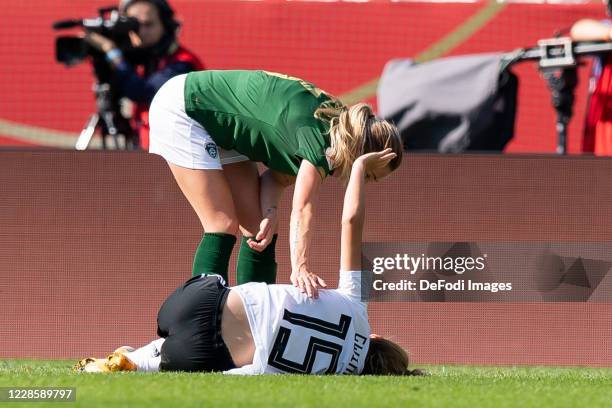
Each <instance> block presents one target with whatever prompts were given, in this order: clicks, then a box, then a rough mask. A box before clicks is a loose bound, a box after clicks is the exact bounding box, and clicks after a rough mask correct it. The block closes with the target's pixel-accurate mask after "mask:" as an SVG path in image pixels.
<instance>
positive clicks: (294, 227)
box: [289, 160, 327, 298]
mask: <svg viewBox="0 0 612 408" xmlns="http://www.w3.org/2000/svg"><path fill="white" fill-rule="evenodd" d="M321 182H322V178H321V174H320V173H319V170H318V169H317V168H316V167H315V166H314V165H313V164H312V163H310V162H309V161H308V160H302V164H301V165H300V169H299V171H298V174H297V179H296V182H295V189H294V191H293V203H292V206H291V220H290V224H289V247H290V248H291V269H292V270H291V283H293V285H294V286H298V287H299V288H300V289H301V291H302V292H306V293H307V294H308V296H310V297H314V298H317V297H318V288H321V287H326V286H327V285H326V283H325V281H324V280H323V279H321V278H319V277H318V276H317V275H315V274H314V273H311V272H310V271H309V265H308V256H309V252H310V240H311V235H312V231H311V228H312V219H313V216H314V213H315V206H316V202H317V200H318V199H319V188H320V186H321Z"/></svg>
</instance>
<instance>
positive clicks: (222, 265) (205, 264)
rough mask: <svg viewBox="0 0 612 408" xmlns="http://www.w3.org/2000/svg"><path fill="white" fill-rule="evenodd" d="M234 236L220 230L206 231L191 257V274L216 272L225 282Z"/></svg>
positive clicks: (234, 241) (234, 240)
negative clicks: (193, 255)
mask: <svg viewBox="0 0 612 408" xmlns="http://www.w3.org/2000/svg"><path fill="white" fill-rule="evenodd" d="M235 243H236V236H235V235H232V234H225V233H222V232H207V233H205V234H204V236H203V237H202V241H200V245H198V249H196V253H195V257H194V258H193V271H192V276H197V275H202V274H205V275H211V274H217V275H221V276H223V279H225V281H226V282H227V267H228V265H229V260H230V257H231V256H232V249H233V248H234V244H235Z"/></svg>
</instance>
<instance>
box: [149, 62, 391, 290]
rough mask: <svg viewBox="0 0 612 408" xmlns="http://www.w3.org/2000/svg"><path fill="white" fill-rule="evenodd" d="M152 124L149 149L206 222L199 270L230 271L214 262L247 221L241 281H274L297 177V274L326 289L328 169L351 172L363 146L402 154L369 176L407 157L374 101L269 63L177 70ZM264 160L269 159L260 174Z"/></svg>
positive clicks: (304, 282) (293, 238)
mask: <svg viewBox="0 0 612 408" xmlns="http://www.w3.org/2000/svg"><path fill="white" fill-rule="evenodd" d="M150 123H151V136H150V139H151V142H150V149H149V151H150V152H151V153H156V154H159V155H161V156H162V157H163V158H164V159H166V161H167V162H168V165H169V166H170V169H171V171H172V173H173V175H174V177H175V179H176V181H177V183H178V185H179V187H180V188H181V190H182V191H183V194H184V195H185V197H186V198H187V200H188V201H189V203H190V204H191V206H192V207H193V208H194V210H195V212H196V213H197V215H198V217H199V219H200V221H201V223H202V226H203V227H204V236H203V238H202V241H201V242H200V245H199V247H198V249H197V250H196V254H195V258H194V264H193V275H194V276H195V275H199V274H202V273H217V274H221V275H222V276H223V277H224V278H227V264H225V265H220V264H215V263H214V262H213V261H212V260H213V259H226V258H228V259H229V257H228V256H225V254H231V251H232V249H233V246H234V244H235V240H236V238H235V236H236V234H237V233H238V230H239V229H240V231H241V232H242V235H243V238H242V242H241V245H240V253H239V256H238V262H237V282H238V284H240V283H245V282H249V281H260V282H268V283H274V281H275V278H276V261H275V255H274V248H275V241H276V235H275V232H276V231H275V230H276V225H275V221H276V206H277V203H278V201H279V199H280V196H281V194H282V192H283V190H284V189H285V188H286V187H287V186H288V185H291V184H293V183H295V190H294V194H293V205H292V212H291V221H290V231H289V233H290V248H291V266H292V273H291V282H292V283H293V284H294V285H296V286H299V287H300V289H301V290H303V291H305V292H306V293H307V294H308V295H309V296H314V297H316V296H317V289H318V288H320V287H325V282H324V281H323V280H322V279H321V278H319V277H318V276H317V275H316V274H314V273H311V271H310V270H309V268H308V254H309V247H310V240H311V235H312V231H311V225H312V219H313V217H314V216H315V203H316V201H317V197H318V194H319V187H320V185H321V182H322V181H323V179H324V178H325V177H326V176H328V175H330V174H333V175H336V176H339V177H340V178H342V179H344V180H346V179H347V178H348V176H349V174H350V170H351V166H352V164H353V162H354V160H355V159H356V158H357V157H358V156H360V155H362V154H364V153H368V152H372V151H380V150H382V149H384V148H391V149H392V151H393V152H395V154H396V156H395V158H394V159H393V160H391V161H390V163H389V164H388V166H386V167H385V168H381V169H377V170H375V171H372V172H371V173H370V174H368V175H367V177H368V179H374V180H376V179H381V178H383V177H385V176H386V175H388V174H389V173H390V172H392V171H393V170H395V169H396V168H397V167H398V166H399V164H400V162H401V157H402V143H401V140H400V137H399V134H398V132H397V129H396V128H395V127H394V126H393V125H391V124H390V123H388V122H386V121H382V120H378V119H376V118H375V116H374V114H373V112H372V110H371V108H370V107H369V106H368V105H366V104H357V105H355V106H352V107H350V108H347V107H345V106H343V105H342V104H341V103H340V102H339V101H338V100H336V99H334V98H332V97H330V96H329V95H328V94H327V93H325V92H323V91H321V90H320V89H318V88H316V87H314V86H313V85H312V84H310V83H308V82H305V81H303V80H300V79H297V78H292V77H288V76H286V75H281V74H274V73H269V72H264V71H201V72H193V73H190V74H187V75H181V76H178V77H175V78H173V79H172V80H170V81H168V83H166V84H165V85H164V86H163V87H162V88H161V89H160V91H159V92H158V93H157V95H156V96H155V98H154V100H153V103H152V105H151V111H150ZM256 162H261V163H263V164H265V165H266V166H267V167H268V170H267V171H266V172H265V173H264V174H262V175H261V177H260V176H259V174H258V171H257V166H256ZM260 192H261V193H260ZM219 253H220V254H223V256H220V257H218V256H214V255H215V254H219Z"/></svg>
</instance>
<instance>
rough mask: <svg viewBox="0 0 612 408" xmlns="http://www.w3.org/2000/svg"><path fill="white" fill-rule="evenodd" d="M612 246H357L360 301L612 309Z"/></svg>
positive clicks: (477, 243) (565, 244) (599, 244)
mask: <svg viewBox="0 0 612 408" xmlns="http://www.w3.org/2000/svg"><path fill="white" fill-rule="evenodd" d="M611 268H612V243H545V242H535V243H529V242H520V243H499V242H496V243H480V242H435V243H379V242H367V243H364V244H363V246H362V271H364V272H363V284H362V298H363V299H364V300H367V301H383V302H384V301H410V302H612V272H610V270H611Z"/></svg>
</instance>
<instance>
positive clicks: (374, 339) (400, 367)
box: [361, 335, 426, 375]
mask: <svg viewBox="0 0 612 408" xmlns="http://www.w3.org/2000/svg"><path fill="white" fill-rule="evenodd" d="M409 363H410V360H409V358H408V353H406V350H404V349H403V348H401V347H400V346H399V345H398V344H396V343H394V342H392V341H391V340H388V339H385V338H383V337H381V336H376V335H373V336H371V337H370V348H369V349H368V354H366V358H365V365H364V367H363V371H362V372H361V374H363V375H426V373H425V372H424V371H422V370H419V369H414V370H409V369H408V364H409Z"/></svg>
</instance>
